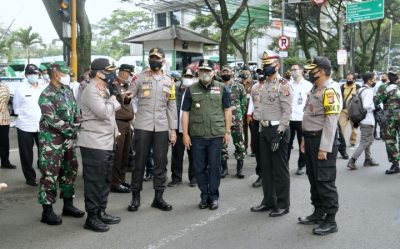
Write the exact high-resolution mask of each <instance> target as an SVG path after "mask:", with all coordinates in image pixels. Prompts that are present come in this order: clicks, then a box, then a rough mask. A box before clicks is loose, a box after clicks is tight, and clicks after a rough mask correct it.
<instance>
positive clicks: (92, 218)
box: [83, 212, 110, 232]
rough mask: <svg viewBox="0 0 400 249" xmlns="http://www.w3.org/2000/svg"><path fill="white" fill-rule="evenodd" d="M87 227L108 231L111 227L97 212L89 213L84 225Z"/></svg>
mask: <svg viewBox="0 0 400 249" xmlns="http://www.w3.org/2000/svg"><path fill="white" fill-rule="evenodd" d="M83 227H84V228H85V229H88V230H92V231H95V232H107V231H108V230H110V227H109V226H107V224H105V223H103V222H102V221H101V220H100V219H99V217H97V214H96V213H91V212H90V213H88V217H87V219H86V222H85V225H84V226H83Z"/></svg>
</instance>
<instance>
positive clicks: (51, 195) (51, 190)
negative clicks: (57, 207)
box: [38, 143, 78, 204]
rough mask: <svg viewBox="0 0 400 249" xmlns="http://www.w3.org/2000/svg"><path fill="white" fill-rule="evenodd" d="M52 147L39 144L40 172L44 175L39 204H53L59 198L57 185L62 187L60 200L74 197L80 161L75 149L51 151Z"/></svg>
mask: <svg viewBox="0 0 400 249" xmlns="http://www.w3.org/2000/svg"><path fill="white" fill-rule="evenodd" d="M49 147H54V146H52V145H43V144H41V143H40V144H39V170H40V173H41V174H42V177H41V178H40V183H39V197H38V202H39V204H53V203H55V202H56V197H57V183H58V185H59V187H60V198H61V199H64V198H65V199H68V198H72V197H74V194H75V188H74V184H75V179H76V176H77V174H78V160H77V157H76V152H75V148H74V147H72V148H70V149H67V148H65V145H64V144H61V145H59V146H57V147H58V149H49Z"/></svg>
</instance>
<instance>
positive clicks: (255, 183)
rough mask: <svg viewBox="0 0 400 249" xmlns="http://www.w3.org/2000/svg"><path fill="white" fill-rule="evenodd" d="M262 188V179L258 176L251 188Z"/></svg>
mask: <svg viewBox="0 0 400 249" xmlns="http://www.w3.org/2000/svg"><path fill="white" fill-rule="evenodd" d="M261 186H262V179H261V177H260V176H259V177H258V178H257V180H256V181H255V182H253V188H258V187H261Z"/></svg>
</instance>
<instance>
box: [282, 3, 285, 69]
mask: <svg viewBox="0 0 400 249" xmlns="http://www.w3.org/2000/svg"><path fill="white" fill-rule="evenodd" d="M281 26H282V34H281V35H282V36H284V35H285V32H284V31H285V29H284V27H285V0H282V20H281ZM283 62H284V60H283V57H282V56H281V75H283Z"/></svg>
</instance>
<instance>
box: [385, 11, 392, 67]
mask: <svg viewBox="0 0 400 249" xmlns="http://www.w3.org/2000/svg"><path fill="white" fill-rule="evenodd" d="M392 29H393V16H390V34H389V50H388V61H387V70H386V71H389V67H390V49H391V45H392Z"/></svg>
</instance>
